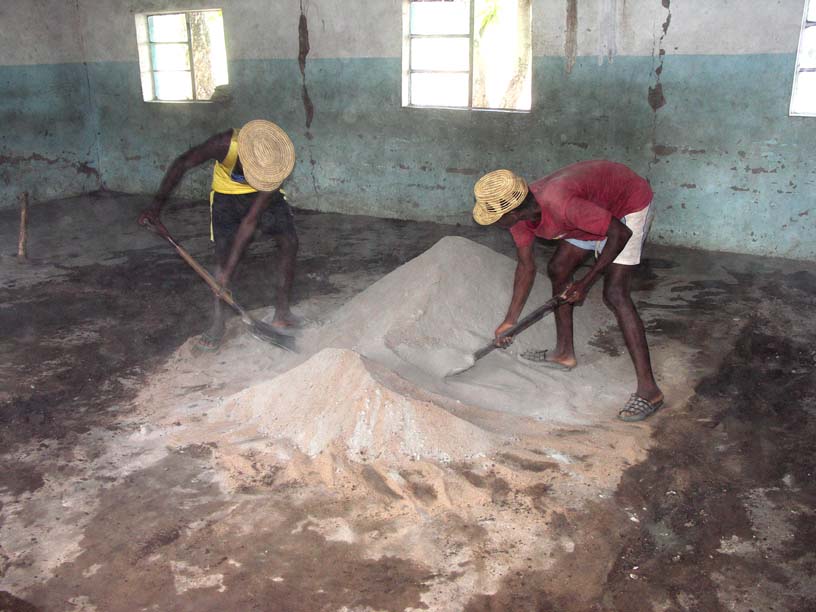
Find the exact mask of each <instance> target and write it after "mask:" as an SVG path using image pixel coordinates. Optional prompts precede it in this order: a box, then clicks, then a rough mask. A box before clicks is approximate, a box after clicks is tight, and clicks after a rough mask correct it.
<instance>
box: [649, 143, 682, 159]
mask: <svg viewBox="0 0 816 612" xmlns="http://www.w3.org/2000/svg"><path fill="white" fill-rule="evenodd" d="M652 153H654V154H655V156H657V157H666V156H667V155H674V154H675V153H677V147H672V146H671V145H662V144H656V145H652Z"/></svg>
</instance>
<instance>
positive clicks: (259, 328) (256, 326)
mask: <svg viewBox="0 0 816 612" xmlns="http://www.w3.org/2000/svg"><path fill="white" fill-rule="evenodd" d="M249 329H250V333H251V334H252V335H253V336H255V337H256V338H258V340H263V341H264V342H268V343H269V344H274V345H275V346H277V347H278V348H282V349H283V350H285V351H289V352H292V353H296V352H297V350H296V348H295V338H294V337H293V336H287V335H286V334H282V333H280V332H279V331H278V330H276V329H275V328H274V327H272V326H271V325H269V324H267V323H264V322H263V321H256V320H253V321H252V323H251V324H250V326H249Z"/></svg>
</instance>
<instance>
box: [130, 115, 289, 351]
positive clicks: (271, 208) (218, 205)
mask: <svg viewBox="0 0 816 612" xmlns="http://www.w3.org/2000/svg"><path fill="white" fill-rule="evenodd" d="M209 161H215V167H214V169H213V181H212V191H211V193H210V239H211V240H213V241H214V243H215V254H216V261H217V269H216V280H218V282H219V283H220V284H221V285H222V286H224V287H226V286H228V284H229V281H230V279H231V278H232V275H233V273H234V272H235V268H236V266H237V265H238V262H239V261H240V260H241V256H242V255H243V253H244V250H245V248H246V246H247V245H248V244H249V242H250V241H251V239H252V236H253V235H254V233H255V230H256V229H258V228H260V229H261V231H262V232H263V233H265V234H269V235H271V236H273V237H274V238H275V240H276V242H277V244H278V248H279V251H280V261H279V265H278V271H277V277H276V282H275V289H276V292H275V318H274V319H273V321H272V323H271V324H272V325H273V326H275V327H278V328H280V329H281V330H282V331H285V330H286V329H287V328H291V327H293V326H294V325H295V324H296V319H295V317H294V316H293V315H292V312H291V310H290V309H289V301H290V297H291V293H292V281H293V279H294V276H295V257H296V255H297V249H298V237H297V232H296V230H295V224H294V218H293V215H292V209H291V207H290V206H289V203H288V202H287V201H286V197H285V196H284V194H283V191H282V190H281V189H280V186H281V184H282V183H283V181H284V180H285V179H286V177H288V176H289V175H290V174H291V172H292V169H293V168H294V165H295V149H294V146H293V145H292V141H291V140H290V139H289V137H288V136H287V135H286V133H285V132H284V131H283V130H282V129H281V128H279V127H278V126H277V125H275V124H274V123H271V122H269V121H263V120H255V121H250V122H249V123H247V124H246V125H245V126H244V127H242V128H241V129H240V130H237V129H230V130H227V131H225V132H221V133H219V134H216V135H215V136H212V137H211V138H210V139H208V140H207V141H205V142H203V143H202V144H200V145H198V146H195V147H193V148H192V149H190V150H189V151H187V152H185V153H182V154H181V155H180V156H179V157H178V158H176V160H175V161H174V162H173V163H172V164H171V165H170V167H169V168H168V169H167V172H166V173H165V175H164V178H163V179H162V182H161V185H160V186H159V190H158V192H157V193H156V195H155V197H154V198H153V202H152V204H151V206H150V207H149V208H147V209H145V210H144V211H142V213H141V215H140V216H139V223H140V224H144V223H146V222H148V221H149V222H151V223H154V224H157V223H159V222H160V219H159V216H160V214H161V210H162V208H163V207H164V205H165V203H166V202H167V199H168V197H169V196H170V194H171V193H172V192H173V190H174V189H175V188H176V186H177V185H178V184H179V183H180V182H181V179H182V178H183V177H184V174H185V173H186V172H187V171H188V170H190V169H191V168H195V167H196V166H199V165H201V164H203V163H206V162H209ZM223 335H224V312H223V304H222V302H221V300H220V299H218V298H217V297H216V298H215V304H214V314H213V323H212V326H211V327H210V329H209V331H207V332H205V333H204V334H202V335H201V337H200V339H199V341H198V345H197V346H198V347H199V348H201V349H205V350H215V349H217V348H218V346H219V344H220V343H221V338H222V337H223Z"/></svg>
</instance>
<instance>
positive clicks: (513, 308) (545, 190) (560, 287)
mask: <svg viewBox="0 0 816 612" xmlns="http://www.w3.org/2000/svg"><path fill="white" fill-rule="evenodd" d="M474 193H475V195H476V206H475V207H474V209H473V218H474V219H475V220H476V222H477V223H479V224H481V225H490V224H493V223H496V224H497V225H499V226H500V227H503V228H505V229H508V230H510V233H511V234H512V236H513V240H514V241H515V243H516V249H517V255H518V263H517V265H516V274H515V280H514V283H513V297H512V299H511V301H510V307H509V308H508V310H507V315H506V316H505V318H504V321H503V322H502V323H501V325H499V327H498V328H496V331H495V335H496V342H497V344H499V345H507V344H509V342H511V341H512V339H511V338H502V339H500V338H499V336H500V335H501V334H502V333H503V332H505V331H506V330H507V329H509V328H510V327H512V326H513V325H515V324H516V323H517V321H518V318H519V315H520V314H521V311H522V309H523V308H524V304H525V302H526V301H527V296H528V295H529V294H530V289H531V288H532V286H533V281H534V280H535V275H536V265H535V258H534V256H533V244H534V242H535V238H536V236H538V237H541V238H546V239H549V240H558V241H559V242H558V247H557V248H556V250H555V253H554V254H553V256H552V258H551V259H550V261H549V263H548V264H547V274H548V276H549V277H550V280H551V281H552V288H553V295H558V296H561V297H562V298H563V300H564V303H563V304H561V305H560V306H558V307H557V308H556V309H555V325H556V346H555V351H554V352H553V353H552V354H551V355H549V356H548V357H547V361H546V362H545V363H546V364H547V365H548V366H549V367H553V368H556V369H560V370H571V369H573V368H574V367H575V366H576V363H577V362H576V359H575V347H574V346H573V327H572V310H573V307H574V305H575V304H580V303H581V302H582V301H583V300H584V298H585V297H586V295H587V292H588V291H589V288H590V287H591V286H592V283H593V282H595V280H596V279H597V278H598V276H600V275H601V274H603V275H604V290H603V291H604V293H603V297H604V302H605V303H606V305H607V306H608V307H609V308H610V309H611V310H612V312H614V313H615V316H616V317H617V320H618V325H619V326H620V328H621V331H622V332H623V337H624V340H625V341H626V348H627V349H628V350H629V355H630V356H631V358H632V362H633V363H634V366H635V372H636V375H637V390H636V391H635V393H633V394H632V396H631V397H630V398H629V400H628V401H627V402H626V405H625V406H624V407H623V409H621V411H620V412H619V414H618V416H619V418H621V419H623V420H625V421H640V420H643V419H645V418H646V417H648V416H649V415H651V414H652V413H654V411H655V410H657V409H658V408H660V407H661V406H662V405H663V393H662V392H661V391H660V389H659V388H658V386H657V383H656V382H655V379H654V375H653V373H652V364H651V360H650V358H649V347H648V345H647V343H646V333H645V330H644V328H643V321H641V319H640V316H639V315H638V313H637V310H636V308H635V305H634V303H633V302H632V298H631V296H630V284H631V279H632V271H633V270H634V269H635V266H637V265H638V264H639V263H640V257H641V251H642V249H643V244H644V242H645V240H646V236H647V234H648V231H649V225H650V223H651V218H652V210H651V206H650V204H651V201H652V190H651V188H650V187H649V183H648V182H647V181H646V180H645V179H644V178H642V177H640V176H638V175H637V174H635V173H634V172H633V171H632V170H630V169H629V168H627V167H626V166H624V165H622V164H616V163H613V162H609V161H585V162H579V163H577V164H572V165H570V166H567V167H565V168H562V169H561V170H558V171H557V172H554V173H552V174H550V175H549V176H546V177H544V178H542V179H539V180H538V181H535V182H533V183H531V184H530V185H529V188H528V186H527V183H526V182H525V181H524V179H522V178H521V177H519V176H516V175H515V174H513V173H512V172H510V171H509V170H496V171H494V172H491V173H489V174H486V175H485V176H483V177H482V178H481V179H479V181H478V182H477V183H476V186H475V187H474ZM593 251H594V252H595V263H594V264H593V265H592V267H590V269H589V272H587V273H586V274H585V275H584V276H583V278H581V279H579V280H577V281H573V273H574V272H575V270H576V269H577V268H578V266H580V265H581V263H582V262H583V261H584V260H585V259H586V258H587V256H588V255H589V254H590V253H592V252H593Z"/></svg>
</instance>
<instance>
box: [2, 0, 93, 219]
mask: <svg viewBox="0 0 816 612" xmlns="http://www.w3.org/2000/svg"><path fill="white" fill-rule="evenodd" d="M0 22H2V23H4V24H14V27H3V28H2V29H0V84H2V87H3V95H2V97H0V125H2V126H3V129H2V130H0V207H10V206H12V207H13V206H16V205H17V196H18V194H19V193H20V192H23V191H28V192H29V193H30V195H31V199H32V200H35V201H36V200H42V199H48V198H53V197H61V196H67V195H75V194H79V193H83V192H86V191H91V190H94V189H97V188H98V187H99V184H100V183H99V172H98V155H97V148H96V127H95V120H94V119H95V116H94V113H93V105H92V104H91V103H90V91H89V89H88V87H89V83H88V77H87V71H86V69H85V66H84V63H83V56H84V53H83V49H82V45H81V38H80V35H79V33H80V29H81V28H80V23H79V12H78V10H77V7H76V5H75V3H73V2H63V3H54V2H44V1H43V0H36V1H30V0H29V1H23V0H6V1H5V2H3V3H2V4H0Z"/></svg>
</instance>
